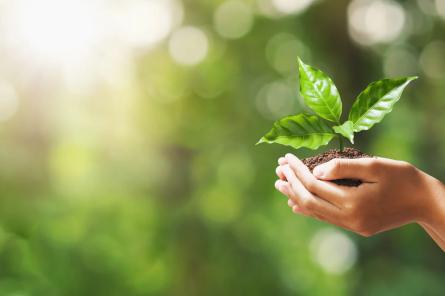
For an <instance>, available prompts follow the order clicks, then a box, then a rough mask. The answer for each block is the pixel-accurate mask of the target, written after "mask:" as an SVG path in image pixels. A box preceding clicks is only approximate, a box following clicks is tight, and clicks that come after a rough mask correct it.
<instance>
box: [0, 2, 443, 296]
mask: <svg viewBox="0 0 445 296" xmlns="http://www.w3.org/2000/svg"><path fill="white" fill-rule="evenodd" d="M297 56H301V57H302V58H303V59H304V60H305V61H306V62H307V63H310V64H312V65H314V66H317V67H318V68H321V69H322V70H324V71H325V72H326V73H328V74H329V75H330V76H332V77H333V78H334V81H335V82H336V84H337V86H338V88H339V90H340V92H341V94H342V98H343V101H344V102H345V105H346V108H345V109H346V110H348V109H349V106H350V105H351V103H352V101H353V99H354V97H355V96H356V95H357V94H358V92H359V91H360V90H362V89H363V88H364V87H365V86H366V85H367V84H368V83H369V82H371V81H373V80H377V79H380V78H382V77H396V76H405V75H419V76H420V79H419V80H418V81H416V82H415V84H413V85H412V86H410V87H409V89H408V90H407V91H406V93H405V95H404V97H403V98H402V100H401V101H400V102H399V103H398V104H397V105H396V107H395V109H394V112H393V113H391V114H390V115H388V116H387V117H386V118H385V120H384V121H383V122H382V123H381V124H379V125H378V126H376V127H375V128H374V129H373V130H371V131H368V132H364V133H362V134H360V135H359V136H358V138H357V140H356V142H357V143H358V144H357V147H358V148H360V149H362V150H363V151H365V152H367V153H372V154H374V155H380V156H385V157H391V158H396V159H403V160H407V161H410V162H412V163H414V164H415V165H417V166H418V167H420V168H421V169H423V170H425V171H426V172H428V173H430V174H432V175H434V176H436V177H437V178H439V179H440V178H442V180H443V177H444V176H445V165H444V163H445V116H444V112H445V99H444V96H445V0H417V1H415V0H406V1H394V0H353V1H346V0H336V1H333V0H324V1H322V0H320V1H313V0H213V1H212V0H125V1H124V0H120V1H119V0H107V1H106V0H77V1H75V0H72V1H68V0H41V1H35V0H14V1H12V0H10V1H7V0H3V1H0V121H1V122H0V295H443V291H444V290H445V283H444V281H443V278H444V277H445V267H444V264H443V263H442V260H443V254H442V252H441V251H440V250H439V248H438V247H437V246H436V245H435V244H434V243H433V242H432V240H431V239H430V238H429V237H428V236H427V235H426V234H425V233H424V232H423V231H422V230H421V229H420V227H418V226H417V225H409V226H406V227H403V228H401V229H398V230H394V231H391V232H388V233H384V234H379V235H377V236H375V237H372V238H366V239H365V238H362V237H360V236H357V235H355V234H353V233H349V232H347V231H343V230H341V229H338V228H336V227H333V226H329V225H327V224H324V223H321V222H317V221H314V220H311V219H308V218H304V217H301V216H296V215H294V214H292V213H291V211H290V209H289V208H288V207H287V204H286V203H287V200H286V199H285V198H284V197H283V196H280V194H279V193H277V192H276V191H275V190H274V186H273V184H274V181H275V179H276V177H275V173H274V171H275V167H276V161H277V158H278V157H279V156H281V155H283V154H284V153H287V152H292V151H291V150H290V149H289V148H286V147H281V146H279V145H261V146H254V144H255V143H256V141H257V140H258V139H259V138H260V137H261V136H262V135H263V134H264V133H265V132H266V131H268V129H269V128H270V126H271V124H272V122H273V121H274V120H276V119H278V118H280V117H282V116H284V115H288V114H293V113H297V112H300V111H301V110H302V104H301V103H300V102H301V101H300V97H299V95H298V77H297V63H296V58H297ZM334 145H335V144H334ZM327 148H329V147H326V148H325V149H327ZM314 153H315V152H312V151H307V150H306V151H305V150H303V151H298V152H297V153H296V154H297V155H298V156H300V157H305V156H308V155H312V154H314Z"/></svg>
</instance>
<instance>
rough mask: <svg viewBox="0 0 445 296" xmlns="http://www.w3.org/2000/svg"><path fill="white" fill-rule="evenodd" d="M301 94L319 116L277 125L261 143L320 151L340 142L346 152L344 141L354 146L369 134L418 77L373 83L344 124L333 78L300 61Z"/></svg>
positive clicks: (292, 118)
mask: <svg viewBox="0 0 445 296" xmlns="http://www.w3.org/2000/svg"><path fill="white" fill-rule="evenodd" d="M298 64H299V74H300V75H299V76H300V94H301V96H302V97H303V99H304V102H305V103H306V105H307V106H308V107H309V108H310V109H311V110H312V111H314V112H315V115H311V114H308V113H300V114H297V115H291V116H287V117H284V118H282V119H280V120H278V121H276V122H275V123H274V124H273V127H272V129H271V130H270V131H269V132H268V133H267V134H266V135H265V136H264V137H262V138H261V139H260V140H259V142H258V143H257V144H260V143H269V144H270V143H277V144H281V145H287V146H291V147H293V148H295V149H299V148H302V147H306V148H309V149H314V150H315V149H318V148H319V147H320V146H324V145H327V144H328V143H329V142H330V141H331V140H332V139H334V138H338V140H339V146H340V151H343V147H344V145H343V137H344V138H346V139H348V140H349V141H350V142H351V143H352V144H354V133H358V132H361V131H364V130H369V129H370V128H371V127H373V126H374V125H375V124H376V123H379V122H380V121H382V119H383V117H384V116H385V115H386V114H388V113H390V112H391V111H392V108H393V106H394V104H395V103H396V102H397V101H398V100H399V99H400V97H401V95H402V92H403V90H404V89H405V87H406V86H407V85H408V84H409V83H410V82H411V81H413V80H415V79H417V77H405V78H398V79H383V80H379V81H375V82H372V83H371V84H369V85H368V87H366V88H365V90H363V91H362V92H361V93H360V94H359V95H358V97H357V99H356V100H355V102H354V104H353V105H352V108H351V110H350V112H349V115H348V120H346V121H345V122H343V123H341V122H340V117H341V114H342V102H341V98H340V94H339V92H338V90H337V87H336V86H335V84H334V82H333V81H332V79H331V78H329V77H328V76H327V75H326V74H325V73H323V72H322V71H320V70H318V69H315V68H313V67H312V66H309V65H306V64H305V63H303V61H301V59H298Z"/></svg>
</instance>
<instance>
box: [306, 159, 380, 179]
mask: <svg viewBox="0 0 445 296" xmlns="http://www.w3.org/2000/svg"><path fill="white" fill-rule="evenodd" d="M376 168H377V159H375V158H359V159H343V158H336V159H332V160H330V161H328V162H326V163H323V164H320V165H318V166H316V167H315V168H314V171H313V174H314V176H315V177H317V178H318V179H321V180H337V179H359V180H363V181H368V182H369V181H375V180H376V178H377V172H376Z"/></svg>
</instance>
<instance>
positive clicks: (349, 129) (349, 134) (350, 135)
mask: <svg viewBox="0 0 445 296" xmlns="http://www.w3.org/2000/svg"><path fill="white" fill-rule="evenodd" d="M332 128H333V129H334V131H335V132H336V133H337V134H340V135H342V136H344V137H345V138H346V139H348V140H349V141H350V142H351V143H352V144H354V123H352V121H349V120H348V121H346V122H345V123H343V124H342V125H339V126H333V127H332Z"/></svg>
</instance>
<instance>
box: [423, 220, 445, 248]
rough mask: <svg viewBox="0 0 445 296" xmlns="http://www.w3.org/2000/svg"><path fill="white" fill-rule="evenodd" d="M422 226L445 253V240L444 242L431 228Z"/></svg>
mask: <svg viewBox="0 0 445 296" xmlns="http://www.w3.org/2000/svg"><path fill="white" fill-rule="evenodd" d="M419 224H420V226H422V228H423V229H424V230H425V231H426V232H427V233H428V235H429V236H430V237H431V238H432V239H433V240H434V242H435V243H436V244H437V245H438V246H439V247H440V248H441V249H442V251H444V252H445V240H443V239H442V238H441V237H440V236H439V235H438V234H437V233H436V232H435V231H434V230H433V229H432V228H431V227H429V226H428V225H426V224H425V223H422V222H421V223H419Z"/></svg>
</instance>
